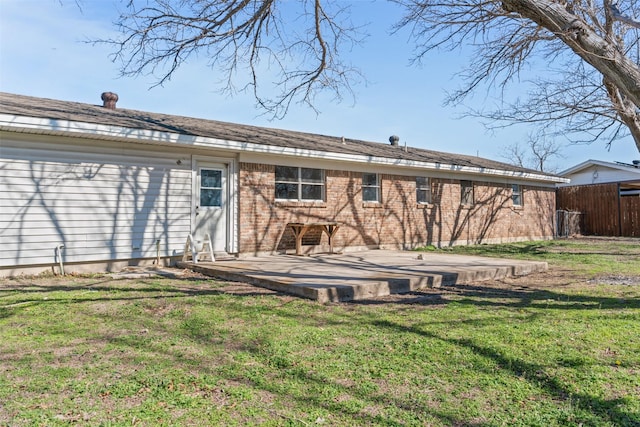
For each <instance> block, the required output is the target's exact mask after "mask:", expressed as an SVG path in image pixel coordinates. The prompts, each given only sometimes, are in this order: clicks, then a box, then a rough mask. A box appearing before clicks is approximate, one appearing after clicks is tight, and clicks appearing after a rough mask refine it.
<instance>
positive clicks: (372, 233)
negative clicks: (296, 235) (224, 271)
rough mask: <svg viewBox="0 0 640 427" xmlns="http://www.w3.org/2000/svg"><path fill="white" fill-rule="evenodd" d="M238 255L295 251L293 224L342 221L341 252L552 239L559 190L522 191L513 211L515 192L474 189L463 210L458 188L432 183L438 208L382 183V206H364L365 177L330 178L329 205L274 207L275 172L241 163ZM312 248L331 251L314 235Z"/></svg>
mask: <svg viewBox="0 0 640 427" xmlns="http://www.w3.org/2000/svg"><path fill="white" fill-rule="evenodd" d="M239 170H240V173H239V174H240V186H239V187H240V196H239V205H240V221H239V227H240V230H239V247H240V252H241V253H264V252H274V251H284V250H290V249H293V248H294V247H295V244H294V240H293V234H292V232H291V231H290V230H288V229H287V227H286V224H287V223H289V222H315V221H337V222H339V223H340V224H341V228H340V230H339V231H338V232H337V234H336V236H335V238H334V239H335V240H334V246H335V247H336V248H346V247H350V248H354V247H355V248H361V247H369V248H378V247H381V248H405V249H406V248H413V247H416V246H421V245H435V246H448V245H453V244H472V243H490V242H507V241H517V240H529V239H531V240H536V239H546V238H551V237H553V215H554V209H555V190H554V189H553V188H543V187H528V186H522V194H523V206H521V207H519V206H513V203H512V201H511V186H510V185H506V184H495V183H488V182H480V181H473V183H474V185H473V187H474V199H475V203H474V204H473V205H472V206H461V204H460V201H461V188H460V181H459V180H452V179H438V178H430V182H431V189H432V202H433V203H432V204H429V205H422V204H418V203H417V199H416V179H415V177H411V176H401V175H387V174H381V175H380V185H381V201H380V203H363V201H362V188H361V184H362V173H360V172H349V171H339V170H325V183H326V196H325V201H324V202H295V201H286V202H284V201H276V200H275V166H273V165H264V164H253V163H240V167H239ZM303 243H305V244H318V243H320V244H326V236H322V235H319V234H317V235H312V234H308V235H307V236H305V242H303Z"/></svg>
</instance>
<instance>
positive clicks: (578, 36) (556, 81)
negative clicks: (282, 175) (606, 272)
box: [107, 0, 640, 151]
mask: <svg viewBox="0 0 640 427" xmlns="http://www.w3.org/2000/svg"><path fill="white" fill-rule="evenodd" d="M391 1H393V2H394V3H396V4H397V5H398V6H399V7H401V8H403V9H404V10H405V11H406V13H405V16H404V18H403V19H402V20H401V22H399V23H397V24H396V26H395V28H396V29H397V30H399V29H401V28H410V29H411V30H412V34H413V36H414V39H415V42H416V46H417V50H416V56H415V58H414V59H415V60H416V61H420V60H422V59H424V58H425V57H426V56H427V55H428V54H429V53H430V52H432V51H433V50H436V49H439V48H444V49H448V50H449V49H452V48H458V47H461V46H466V45H471V46H473V47H475V52H474V55H473V56H472V58H471V60H470V64H469V67H468V68H467V69H466V71H465V72H464V73H463V74H462V78H463V79H462V80H463V82H464V85H463V86H462V87H461V88H460V90H458V91H456V92H455V93H453V94H452V96H451V97H450V98H449V101H450V102H454V103H456V102H461V101H462V100H464V99H465V97H466V96H467V95H468V94H470V93H472V92H474V91H475V90H476V89H477V88H478V87H479V86H481V85H483V84H487V85H489V86H491V87H496V88H498V89H500V88H504V87H506V85H507V84H509V83H512V82H513V81H514V79H516V78H519V76H520V75H521V71H522V70H523V69H524V68H525V67H526V66H527V65H528V64H530V63H531V62H532V61H540V60H542V61H544V62H545V63H547V64H550V65H555V68H554V70H555V73H551V75H552V77H553V79H552V80H540V79H537V80H535V81H534V82H533V88H534V89H533V90H532V92H531V97H530V98H529V99H528V100H525V101H517V102H515V103H512V104H510V105H509V104H506V106H505V107H504V108H501V109H498V110H494V111H489V112H486V111H480V112H475V114H479V115H482V116H483V117H489V118H491V119H497V120H500V121H501V123H506V124H508V123H510V122H511V123H514V122H522V121H526V122H530V123H544V127H545V128H546V129H547V130H555V132H556V133H563V134H565V135H567V136H568V137H572V138H573V140H574V141H577V140H583V141H593V140H595V139H603V138H604V139H605V140H607V142H608V143H611V142H612V141H615V140H616V139H619V138H621V137H623V136H626V135H629V134H631V136H632V137H633V138H634V140H635V143H636V146H637V147H638V150H639V151H640V118H639V117H638V113H637V111H638V107H639V106H640V67H639V66H638V63H639V60H640V43H639V34H640V33H639V31H640V22H638V21H637V20H636V19H635V17H636V16H638V15H639V12H640V0H629V1H627V2H624V4H623V5H619V4H617V3H616V1H617V0H499V1H498V0H438V1H435V0H391ZM136 3H137V2H136V1H135V0H130V1H129V5H128V9H127V12H126V13H124V14H122V15H121V17H120V20H119V23H118V25H119V28H120V30H121V32H122V37H121V38H120V39H117V40H107V42H109V43H114V44H115V45H116V49H117V50H116V53H115V57H116V58H117V59H120V60H122V72H123V74H125V75H138V74H143V73H154V74H156V75H157V76H158V78H159V80H158V84H162V83H164V82H165V81H166V80H167V79H170V78H171V75H172V74H173V72H174V71H175V70H176V69H177V68H178V67H179V66H180V65H181V64H182V63H184V61H187V60H188V59H189V58H190V57H192V56H194V55H196V54H199V53H204V54H206V55H207V57H208V58H210V65H211V66H212V67H216V68H218V69H220V70H221V71H223V72H224V76H225V77H224V78H223V79H222V86H223V88H224V90H226V91H229V92H233V91H235V90H236V88H235V85H234V81H235V80H234V78H235V77H237V75H238V74H239V73H242V72H245V71H246V73H247V74H248V75H249V76H250V77H249V79H248V83H246V84H245V85H242V86H241V87H240V89H241V90H242V89H249V88H250V89H251V90H253V93H254V96H255V98H256V100H257V102H258V104H259V105H260V106H261V107H262V108H264V109H265V110H266V111H267V112H269V113H272V114H273V115H274V116H275V117H281V116H283V115H284V114H286V112H287V110H288V108H289V106H290V104H291V102H292V101H294V100H295V101H296V102H302V103H305V104H307V105H309V106H311V107H313V105H314V99H315V96H316V95H317V94H318V93H319V92H321V91H329V92H330V93H332V94H333V95H334V96H335V97H336V98H338V99H341V98H342V96H343V95H344V94H349V95H352V94H353V93H352V91H351V87H352V84H353V83H354V82H355V81H357V80H359V79H360V78H361V76H360V74H359V73H358V71H357V70H356V69H354V68H353V67H352V66H351V65H350V64H348V63H346V62H343V61H342V60H341V57H344V56H345V55H344V50H345V49H348V48H349V47H351V46H353V44H356V43H358V42H360V41H361V39H362V33H361V32H360V28H358V27H357V26H355V25H353V23H352V22H351V21H350V16H349V9H348V7H344V6H343V4H344V3H341V2H340V1H339V0H335V1H334V0H298V1H288V2H286V3H285V2H282V1H281V0H146V1H144V2H143V1H142V0H140V3H142V4H144V5H145V6H143V7H141V8H137V7H136ZM293 24H295V25H293ZM301 29H302V30H301ZM270 78H271V79H274V82H273V84H272V85H271V84H266V85H265V84H264V83H263V82H264V80H265V79H267V80H268V79H270ZM265 86H266V88H265ZM273 87H276V88H278V89H279V92H278V93H275V94H274V93H272V92H271V89H272V88H273ZM264 89H266V90H264ZM549 122H551V123H552V124H553V126H549Z"/></svg>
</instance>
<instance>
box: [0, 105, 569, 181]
mask: <svg viewBox="0 0 640 427" xmlns="http://www.w3.org/2000/svg"><path fill="white" fill-rule="evenodd" d="M0 129H1V130H5V131H13V132H20V131H22V132H26V133H38V134H58V133H62V134H65V135H69V134H72V135H73V136H77V137H85V138H95V139H118V140H133V141H136V142H139V143H140V142H144V143H154V144H163V145H176V144H182V145H191V146H195V147H206V148H215V149H222V150H229V151H244V152H252V153H262V154H275V155H280V156H294V157H307V158H316V159H324V160H335V161H344V162H352V163H353V162H355V163H367V164H376V165H384V166H399V167H406V168H419V169H427V170H436V171H454V172H459V173H468V174H479V175H490V176H499V177H509V178H519V179H524V180H532V181H542V182H549V183H568V182H570V180H569V179H567V178H561V177H556V176H548V175H542V174H536V173H530V172H517V171H506V170H502V169H490V168H483V167H476V166H460V165H456V164H447V163H439V162H421V161H416V160H404V159H392V158H388V157H376V156H367V155H358V154H347V153H335V152H328V151H320V150H309V149H301V148H289V147H278V146H274V145H266V144H255V143H251V142H239V141H231V140H225V139H218V138H209V137H203V136H192V135H184V134H178V133H173V132H160V131H154V130H149V129H136V128H125V127H121V126H111V125H102V124H95V123H86V122H76V121H69V120H59V119H45V118H36V117H26V116H16V115H11V114H0Z"/></svg>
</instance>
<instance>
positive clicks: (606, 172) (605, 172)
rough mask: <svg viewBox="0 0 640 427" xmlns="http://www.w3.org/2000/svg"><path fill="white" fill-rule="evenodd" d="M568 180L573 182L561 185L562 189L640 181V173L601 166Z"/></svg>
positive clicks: (586, 170) (591, 167)
mask: <svg viewBox="0 0 640 427" xmlns="http://www.w3.org/2000/svg"><path fill="white" fill-rule="evenodd" d="M566 178H571V182H570V183H569V184H563V185H560V186H561V187H566V186H570V185H590V184H606V183H609V182H622V181H631V180H637V179H640V173H637V172H636V171H633V170H632V171H623V170H620V169H614V168H608V167H606V166H601V165H592V166H589V167H588V168H585V169H583V170H581V171H579V172H576V173H573V174H571V175H567V176H566Z"/></svg>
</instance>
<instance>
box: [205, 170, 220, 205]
mask: <svg viewBox="0 0 640 427" xmlns="http://www.w3.org/2000/svg"><path fill="white" fill-rule="evenodd" d="M200 206H203V207H205V206H206V207H220V206H222V171H221V170H217V169H200Z"/></svg>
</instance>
